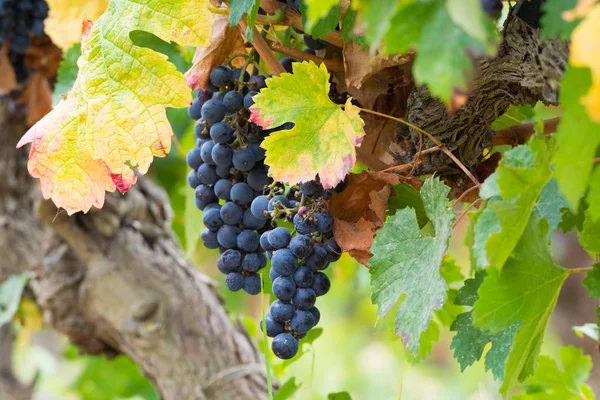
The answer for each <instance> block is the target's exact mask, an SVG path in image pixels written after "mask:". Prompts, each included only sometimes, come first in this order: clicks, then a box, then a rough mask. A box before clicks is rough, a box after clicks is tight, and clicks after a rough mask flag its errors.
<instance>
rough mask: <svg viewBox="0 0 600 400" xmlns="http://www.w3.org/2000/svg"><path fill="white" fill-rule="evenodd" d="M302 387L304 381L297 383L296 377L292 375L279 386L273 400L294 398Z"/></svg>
mask: <svg viewBox="0 0 600 400" xmlns="http://www.w3.org/2000/svg"><path fill="white" fill-rule="evenodd" d="M301 387H302V383H296V378H294V377H291V378H290V379H288V380H287V381H286V382H285V383H284V384H283V385H281V386H280V387H279V389H278V390H277V393H275V396H273V400H287V399H291V398H293V396H294V394H296V392H297V391H298V390H300V388H301Z"/></svg>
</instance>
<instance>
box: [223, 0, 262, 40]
mask: <svg viewBox="0 0 600 400" xmlns="http://www.w3.org/2000/svg"><path fill="white" fill-rule="evenodd" d="M229 4H230V7H231V8H230V12H229V26H235V25H237V24H238V23H239V22H240V19H242V16H243V15H244V14H246V13H247V21H248V28H246V37H247V38H248V40H249V41H250V42H252V40H253V37H252V36H253V35H252V31H253V28H254V22H255V21H256V16H257V15H258V9H259V8H260V1H259V0H231V1H230V2H229Z"/></svg>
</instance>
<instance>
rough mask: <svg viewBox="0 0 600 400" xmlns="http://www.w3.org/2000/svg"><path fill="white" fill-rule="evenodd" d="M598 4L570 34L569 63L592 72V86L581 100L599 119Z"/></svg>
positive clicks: (599, 31) (599, 8)
mask: <svg viewBox="0 0 600 400" xmlns="http://www.w3.org/2000/svg"><path fill="white" fill-rule="evenodd" d="M598 38H600V4H598V5H596V6H594V7H593V8H592V9H591V10H590V11H589V13H588V14H587V16H586V18H585V19H584V20H583V21H582V22H581V23H580V24H579V26H577V28H576V29H575V31H574V32H573V35H572V36H571V39H572V42H571V63H572V64H573V65H575V66H577V67H587V68H589V69H590V70H591V72H592V87H591V88H590V91H589V92H588V93H587V95H585V96H584V97H583V98H582V100H581V102H582V104H584V105H585V106H586V108H587V110H588V113H589V114H590V116H591V117H592V118H593V119H595V120H596V121H600V41H599V40H598Z"/></svg>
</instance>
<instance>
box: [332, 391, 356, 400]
mask: <svg viewBox="0 0 600 400" xmlns="http://www.w3.org/2000/svg"><path fill="white" fill-rule="evenodd" d="M327 400H352V397H351V396H350V393H348V392H338V393H329V395H328V396H327Z"/></svg>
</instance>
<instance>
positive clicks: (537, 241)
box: [473, 216, 569, 396]
mask: <svg viewBox="0 0 600 400" xmlns="http://www.w3.org/2000/svg"><path fill="white" fill-rule="evenodd" d="M547 232H548V224H547V222H546V221H544V220H542V221H541V222H538V221H537V218H536V217H535V216H532V217H531V218H530V220H529V223H528V224H527V228H526V229H525V232H524V233H523V235H522V236H521V239H520V241H519V243H518V244H517V246H516V247H515V248H514V251H513V253H512V254H511V256H510V257H509V259H508V260H507V261H506V264H505V265H504V268H503V269H502V270H498V269H497V268H493V267H491V268H488V270H487V272H488V275H487V277H486V278H485V279H484V280H483V283H482V284H481V287H480V288H479V291H478V295H479V298H478V300H477V301H476V302H475V305H474V307H473V323H474V325H475V326H476V327H478V328H480V329H481V330H484V331H489V332H490V333H492V334H495V333H498V332H502V331H504V330H506V329H511V328H513V327H514V325H515V324H519V328H518V329H517V331H516V333H515V336H514V342H513V344H512V349H511V351H510V354H509V356H508V359H507V360H506V366H505V368H504V382H503V384H502V387H501V389H500V391H501V393H503V394H504V395H505V396H506V395H508V393H510V391H511V390H512V388H513V387H514V386H515V385H516V383H517V380H521V381H522V380H523V379H525V378H526V377H527V376H529V375H531V374H532V373H533V369H534V365H535V360H536V358H537V355H538V354H539V351H540V347H541V345H542V340H543V336H544V331H545V329H546V325H547V324H548V320H549V318H550V314H551V313H552V310H553V309H554V306H555V305H556V300H557V299H558V294H559V292H560V289H561V287H562V284H563V282H564V280H565V279H566V278H567V276H568V275H569V273H568V272H567V271H566V270H565V269H563V268H561V267H560V266H558V265H556V264H555V263H554V260H553V259H552V256H551V254H550V249H549V248H548V244H547V241H546V235H547Z"/></svg>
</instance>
